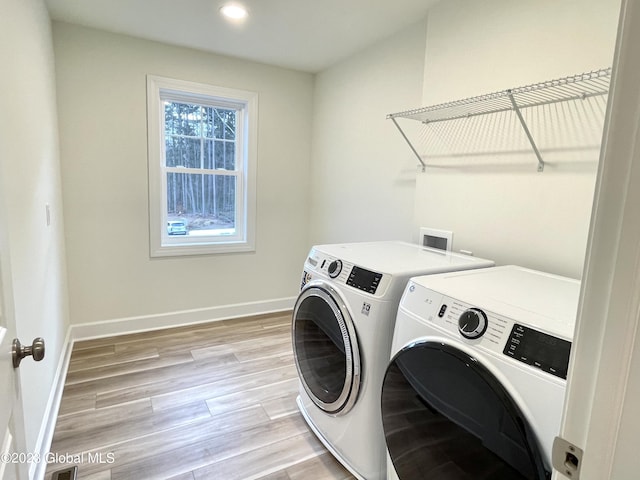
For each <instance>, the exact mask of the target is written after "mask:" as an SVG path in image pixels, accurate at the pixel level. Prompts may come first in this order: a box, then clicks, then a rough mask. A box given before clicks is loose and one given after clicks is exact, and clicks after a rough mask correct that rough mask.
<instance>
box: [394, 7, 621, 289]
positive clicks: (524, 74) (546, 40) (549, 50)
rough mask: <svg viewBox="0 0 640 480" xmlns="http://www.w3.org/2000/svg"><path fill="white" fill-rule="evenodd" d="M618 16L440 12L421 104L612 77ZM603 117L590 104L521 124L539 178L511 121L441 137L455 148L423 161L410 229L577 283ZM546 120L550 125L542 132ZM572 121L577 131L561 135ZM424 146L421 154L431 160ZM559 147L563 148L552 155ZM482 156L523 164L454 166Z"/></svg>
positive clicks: (523, 10) (614, 11)
mask: <svg viewBox="0 0 640 480" xmlns="http://www.w3.org/2000/svg"><path fill="white" fill-rule="evenodd" d="M619 7H620V4H619V2H618V1H606V2H603V1H601V0H565V1H562V2H557V1H554V0H542V1H540V0H536V1H533V0H526V1H518V2H513V1H511V0H490V1H485V2H475V1H471V0H448V1H446V2H440V3H439V4H437V5H436V6H435V7H434V8H433V9H432V10H431V11H430V13H429V18H428V27H427V47H426V61H425V83H424V94H423V105H429V104H435V103H441V102H445V101H451V100H458V99H462V98H465V97H469V96H475V95H482V94H485V93H490V92H495V91H499V90H504V89H507V88H512V87H518V86H522V85H527V84H531V83H536V82H540V81H544V80H549V79H554V78H559V77H563V76H568V75H573V74H577V73H582V72H585V71H590V70H594V69H599V68H604V67H608V66H610V65H611V63H612V58H613V50H614V42H615V34H616V26H617V20H618V12H619ZM604 106H605V104H604V102H603V101H600V102H585V103H584V104H583V105H581V106H577V107H575V108H573V107H572V108H570V109H568V110H558V109H556V108H555V107H553V108H547V109H538V111H537V112H529V113H528V115H529V120H530V122H531V124H532V130H533V133H534V136H537V138H538V141H539V142H540V148H541V150H542V154H543V156H544V158H545V160H546V161H547V162H548V164H547V166H546V168H545V171H544V173H537V171H536V165H537V160H536V159H535V156H534V154H533V152H531V151H527V143H526V140H525V139H524V136H523V135H522V132H521V131H520V130H519V126H518V125H517V124H516V123H515V122H514V121H510V123H509V124H508V125H509V126H508V127H507V128H504V126H501V125H498V124H496V123H493V124H492V123H491V121H490V119H486V117H485V120H482V121H481V122H484V123H476V124H475V127H474V128H476V131H475V132H473V133H471V134H469V135H468V136H465V135H464V134H462V135H459V133H460V132H458V135H451V133H450V132H448V131H447V132H442V133H441V134H442V135H443V136H444V138H445V139H446V141H449V142H450V143H451V144H453V146H450V148H449V150H437V151H435V152H432V153H434V154H436V155H437V157H436V158H429V157H428V156H427V163H429V162H431V165H432V167H430V168H427V171H426V173H424V174H419V175H418V180H417V189H416V198H415V201H416V203H415V220H414V221H415V224H414V230H417V228H418V227H420V226H431V227H435V228H442V229H447V230H452V231H453V232H454V249H456V250H457V249H466V250H471V251H473V252H474V253H475V254H476V255H478V256H484V257H487V258H491V259H494V260H495V261H496V262H498V263H501V264H505V263H517V264H521V265H525V266H529V267H532V268H539V269H542V270H547V271H551V272H555V273H559V274H564V275H568V276H572V277H580V275H581V272H582V265H583V261H584V253H585V248H586V241H587V230H588V225H589V218H590V214H591V207H592V198H593V189H594V183H595V176H596V168H597V161H598V154H599V142H600V139H601V135H602V126H601V125H602V121H603V118H604ZM594 112H595V113H594ZM541 117H545V119H544V122H546V123H543V122H540V121H539V119H540V118H541ZM513 118H515V117H513ZM512 120H513V119H512ZM549 120H552V121H553V122H555V123H554V126H553V128H549V129H547V130H544V129H543V128H542V126H543V125H545V124H548V122H549ZM572 122H578V123H577V124H579V125H583V126H584V127H583V128H582V127H581V128H571V129H565V127H564V126H563V125H567V124H573V123H572ZM503 130H506V133H502V132H503ZM492 132H493V133H495V132H498V134H497V136H496V138H497V140H496V141H494V142H488V143H487V145H484V146H482V145H481V146H478V145H476V144H474V138H482V139H483V141H484V140H485V139H486V138H487V137H489V136H490V135H491V133H492ZM516 135H517V136H518V140H517V141H516V140H512V139H513V138H515V136H516ZM460 137H461V138H460ZM558 137H560V138H558ZM458 138H460V140H459V141H458ZM427 139H429V140H433V138H432V137H427ZM417 143H418V144H420V143H421V142H417ZM425 145H426V144H425ZM425 145H423V146H422V147H421V153H428V152H429V149H428V148H427V147H426V146H425ZM430 145H433V143H431V144H430ZM556 147H569V148H568V149H566V150H565V151H558V150H550V149H553V148H556ZM430 148H431V147H430ZM457 148H459V150H456V149H457ZM479 148H484V149H485V151H486V150H488V151H505V150H509V149H517V150H519V149H523V150H524V151H525V152H526V153H518V154H513V155H506V156H505V155H483V156H477V155H475V156H470V157H469V156H452V155H451V153H452V152H453V153H456V152H457V153H459V152H460V151H462V152H463V153H470V152H471V153H476V152H477V151H478V149H479ZM407 154H409V153H407ZM446 154H448V156H447V155H446ZM439 155H442V156H439Z"/></svg>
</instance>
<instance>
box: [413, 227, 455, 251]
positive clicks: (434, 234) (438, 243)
mask: <svg viewBox="0 0 640 480" xmlns="http://www.w3.org/2000/svg"><path fill="white" fill-rule="evenodd" d="M452 244H453V232H450V231H448V230H437V229H435V228H427V227H421V228H420V245H422V246H423V247H431V248H438V249H440V250H445V251H447V252H450V251H451V246H452Z"/></svg>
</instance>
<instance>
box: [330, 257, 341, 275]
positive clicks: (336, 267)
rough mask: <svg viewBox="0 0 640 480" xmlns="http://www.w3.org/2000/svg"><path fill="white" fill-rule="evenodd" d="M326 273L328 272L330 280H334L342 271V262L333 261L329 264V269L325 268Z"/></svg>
mask: <svg viewBox="0 0 640 480" xmlns="http://www.w3.org/2000/svg"><path fill="white" fill-rule="evenodd" d="M327 271H328V272H329V276H330V277H331V278H336V277H337V276H338V275H340V272H341V271H342V261H341V260H334V261H333V262H331V263H330V264H329V268H327Z"/></svg>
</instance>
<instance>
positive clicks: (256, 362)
mask: <svg viewBox="0 0 640 480" xmlns="http://www.w3.org/2000/svg"><path fill="white" fill-rule="evenodd" d="M297 389H298V380H297V373H296V369H295V366H294V364H293V355H292V352H291V337H290V315H289V314H280V315H271V316H262V317H253V318H251V319H238V320H227V321H221V322H212V323H209V324H205V325H198V326H192V327H181V328H175V329H168V330H162V331H154V332H146V333H139V334H133V335H126V336H118V337H110V338H103V339H98V340H89V341H83V342H77V343H76V344H75V345H74V348H73V352H72V355H71V361H70V364H69V372H68V375H67V379H66V383H65V388H64V393H63V397H62V403H61V405H60V411H59V414H58V420H57V424H56V429H55V433H54V438H53V443H52V445H51V452H52V454H54V455H57V457H58V459H59V460H61V463H57V464H50V465H49V466H48V469H47V475H46V478H47V479H50V478H51V475H52V472H54V471H56V470H59V469H60V468H63V467H64V466H65V465H66V464H78V478H79V479H82V480H109V479H111V480H121V479H136V480H151V479H163V480H164V479H172V480H186V479H192V480H199V479H207V480H209V479H220V480H234V479H261V480H298V479H300V480H302V479H304V480H324V479H327V480H329V479H340V480H342V479H352V478H353V477H352V476H351V475H350V474H349V472H347V471H346V470H345V469H344V468H343V467H342V465H340V464H339V463H338V462H337V461H336V460H335V459H334V458H333V457H332V456H331V455H330V454H329V453H328V452H327V451H326V449H325V448H324V446H323V445H322V444H321V443H320V442H319V441H318V439H317V438H316V437H315V436H314V434H313V433H312V432H311V431H310V430H309V428H308V426H307V425H306V423H305V421H304V419H303V418H302V416H301V415H300V413H299V412H298V409H297V406H296V403H295V397H296V394H297ZM65 460H70V461H69V462H66V461H65Z"/></svg>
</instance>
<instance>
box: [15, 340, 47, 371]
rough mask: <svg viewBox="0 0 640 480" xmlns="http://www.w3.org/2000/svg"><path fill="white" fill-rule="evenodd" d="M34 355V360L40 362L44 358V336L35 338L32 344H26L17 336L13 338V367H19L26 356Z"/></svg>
mask: <svg viewBox="0 0 640 480" xmlns="http://www.w3.org/2000/svg"><path fill="white" fill-rule="evenodd" d="M29 355H32V356H33V360H35V361H36V362H39V361H40V360H42V359H43V358H44V338H42V337H38V338H35V339H34V340H33V343H32V344H31V346H25V345H22V344H21V343H20V340H18V339H17V338H14V339H13V345H12V346H11V356H12V357H13V368H18V367H19V366H20V362H21V361H22V359H23V358H24V357H28V356H29Z"/></svg>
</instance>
